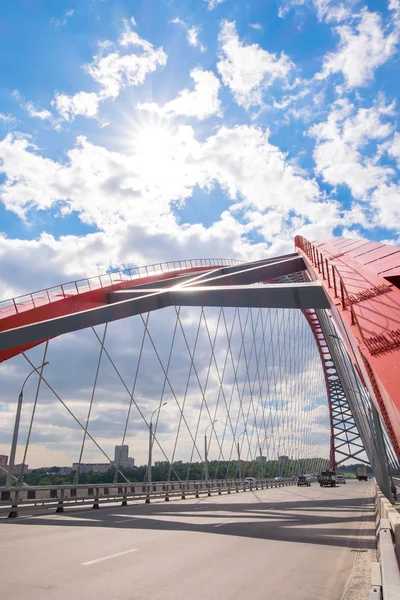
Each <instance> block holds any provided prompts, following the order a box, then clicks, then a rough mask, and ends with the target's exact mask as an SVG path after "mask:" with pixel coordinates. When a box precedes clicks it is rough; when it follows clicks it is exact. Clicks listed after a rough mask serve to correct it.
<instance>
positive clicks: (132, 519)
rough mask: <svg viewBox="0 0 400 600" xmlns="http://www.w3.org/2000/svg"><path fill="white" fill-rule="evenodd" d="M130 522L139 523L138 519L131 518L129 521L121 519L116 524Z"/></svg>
mask: <svg viewBox="0 0 400 600" xmlns="http://www.w3.org/2000/svg"><path fill="white" fill-rule="evenodd" d="M128 521H130V522H132V521H137V518H136V517H130V518H129V519H120V520H119V521H114V523H127V522H128Z"/></svg>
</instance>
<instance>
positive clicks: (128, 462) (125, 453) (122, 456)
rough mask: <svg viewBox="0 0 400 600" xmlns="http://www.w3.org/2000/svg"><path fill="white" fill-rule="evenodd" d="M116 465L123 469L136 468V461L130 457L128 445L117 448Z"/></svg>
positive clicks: (115, 453)
mask: <svg viewBox="0 0 400 600" xmlns="http://www.w3.org/2000/svg"><path fill="white" fill-rule="evenodd" d="M114 464H117V465H118V466H119V467H122V468H123V469H133V467H134V466H135V459H134V458H132V457H131V456H129V446H128V444H124V445H123V446H115V451H114Z"/></svg>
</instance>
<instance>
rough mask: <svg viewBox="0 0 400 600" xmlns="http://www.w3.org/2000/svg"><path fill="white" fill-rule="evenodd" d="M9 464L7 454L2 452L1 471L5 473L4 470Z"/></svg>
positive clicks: (0, 455) (0, 456)
mask: <svg viewBox="0 0 400 600" xmlns="http://www.w3.org/2000/svg"><path fill="white" fill-rule="evenodd" d="M7 464H8V456H6V455H5V454H0V471H2V472H3V473H4V470H6V471H7Z"/></svg>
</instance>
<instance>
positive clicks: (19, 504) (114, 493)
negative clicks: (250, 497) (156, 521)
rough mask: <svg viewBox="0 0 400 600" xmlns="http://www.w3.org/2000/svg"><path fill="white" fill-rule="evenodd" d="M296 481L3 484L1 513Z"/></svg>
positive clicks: (183, 496)
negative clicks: (7, 485)
mask: <svg viewBox="0 0 400 600" xmlns="http://www.w3.org/2000/svg"><path fill="white" fill-rule="evenodd" d="M288 485H297V478H284V479H282V480H281V481H275V480H274V479H259V480H256V481H253V482H249V481H245V480H238V479H232V480H225V479H224V480H210V481H184V482H183V481H179V482H155V483H152V484H147V483H137V482H135V483H129V484H126V483H123V484H111V483H110V484H107V483H102V484H98V483H97V484H92V485H90V484H81V485H62V486H57V485H49V486H38V487H19V488H15V487H11V488H5V487H3V488H0V516H8V517H10V518H14V517H17V516H18V514H19V513H20V512H21V511H22V512H24V513H29V514H30V513H33V514H34V513H37V512H38V511H39V512H40V511H43V509H55V510H56V512H64V508H67V507H75V506H82V505H83V506H84V505H90V504H91V505H92V508H99V506H100V505H101V504H105V503H109V502H119V501H121V502H122V506H126V505H127V503H128V501H145V502H147V503H148V502H150V500H151V499H164V500H166V501H169V500H170V499H172V498H179V499H182V500H184V499H186V497H187V496H191V497H194V498H199V497H200V494H203V495H204V494H205V495H208V496H210V495H211V494H212V493H214V494H215V493H217V494H218V495H220V494H222V492H226V493H228V494H230V493H232V492H239V491H252V490H259V489H268V488H273V487H282V486H288Z"/></svg>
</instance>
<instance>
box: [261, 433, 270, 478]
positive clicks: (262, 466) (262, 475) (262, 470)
mask: <svg viewBox="0 0 400 600" xmlns="http://www.w3.org/2000/svg"><path fill="white" fill-rule="evenodd" d="M268 439H269V438H268V436H266V437H265V438H264V440H263V444H264V442H265V441H266V440H268ZM260 461H261V479H264V461H263V455H262V450H261V444H260Z"/></svg>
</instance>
